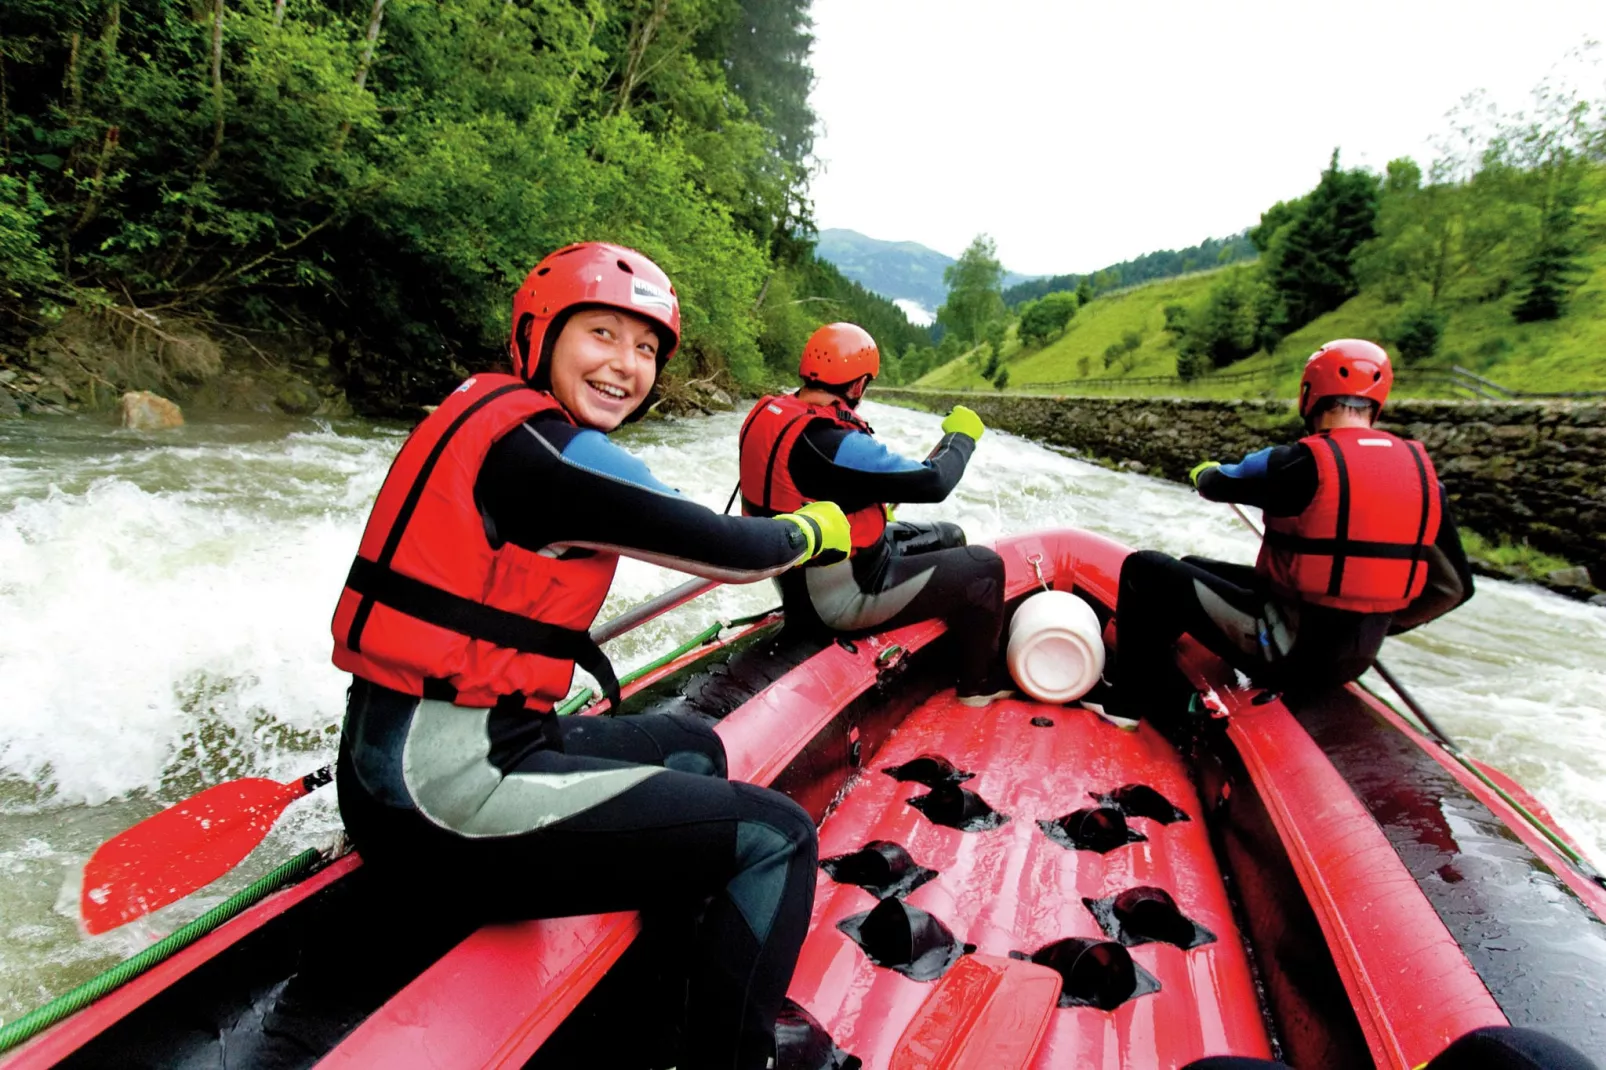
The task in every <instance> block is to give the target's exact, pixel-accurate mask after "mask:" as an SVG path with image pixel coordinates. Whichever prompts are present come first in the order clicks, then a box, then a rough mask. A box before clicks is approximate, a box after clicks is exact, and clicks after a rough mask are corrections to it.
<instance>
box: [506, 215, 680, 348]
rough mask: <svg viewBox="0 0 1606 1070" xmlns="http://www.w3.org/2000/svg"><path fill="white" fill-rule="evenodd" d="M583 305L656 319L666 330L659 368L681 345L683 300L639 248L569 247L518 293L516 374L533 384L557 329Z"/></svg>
mask: <svg viewBox="0 0 1606 1070" xmlns="http://www.w3.org/2000/svg"><path fill="white" fill-rule="evenodd" d="M579 305H607V306H608V307H610V308H617V309H619V310H620V311H621V312H629V313H631V314H632V315H636V316H640V317H642V318H643V319H647V320H651V321H652V322H653V323H654V324H656V325H657V326H658V327H659V328H660V329H661V330H662V331H663V332H664V335H665V336H664V337H663V338H662V339H660V343H661V344H660V345H659V347H658V367H659V368H660V369H661V368H663V366H664V363H665V362H666V361H668V360H669V358H670V357H671V356H672V355H674V352H675V347H676V346H677V345H679V344H680V298H679V297H678V296H677V295H676V294H675V287H674V285H673V284H672V283H670V281H669V276H668V275H665V274H664V272H663V269H662V268H660V267H659V266H658V265H657V264H654V263H653V262H652V261H651V260H648V259H647V258H646V257H645V256H642V255H641V254H640V253H638V252H636V251H635V250H634V249H626V248H625V247H624V246H622V245H610V244H608V243H607V242H600V241H588V242H580V243H579V244H577V245H566V246H564V247H563V248H562V249H559V250H558V251H557V252H555V253H551V254H550V255H548V256H547V257H546V258H545V259H544V260H542V261H541V262H540V263H539V264H537V265H535V270H534V271H532V272H530V274H529V276H528V277H527V278H526V279H525V280H524V285H522V286H520V287H519V288H518V291H517V292H516V293H514V295H513V337H512V339H511V340H510V341H509V343H508V356H510V357H511V358H512V359H513V374H514V375H517V376H518V377H519V378H521V379H524V380H533V379H535V378H536V376H537V374H538V373H539V372H541V371H542V370H543V369H542V368H541V362H542V361H543V360H544V359H545V358H546V356H547V354H548V353H549V352H550V351H551V346H552V343H554V342H556V341H557V338H556V336H552V337H548V335H549V333H550V331H551V328H552V325H553V324H554V323H557V322H559V321H561V320H562V318H563V317H564V314H565V313H567V312H569V311H570V310H572V309H574V308H575V307H577V306H579Z"/></svg>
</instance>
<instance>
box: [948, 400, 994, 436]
mask: <svg viewBox="0 0 1606 1070" xmlns="http://www.w3.org/2000/svg"><path fill="white" fill-rule="evenodd" d="M985 430H986V428H985V427H984V426H983V425H982V422H981V417H980V416H977V415H976V414H975V413H974V412H972V411H970V410H969V409H967V408H965V407H964V406H963V405H955V406H954V411H953V412H950V413H949V414H948V415H947V416H944V417H943V419H942V432H943V434H945V435H951V434H953V433H954V432H955V431H957V432H959V433H960V434H961V435H969V436H970V437H971V439H973V440H974V441H977V442H980V441H981V433H982V432H983V431H985Z"/></svg>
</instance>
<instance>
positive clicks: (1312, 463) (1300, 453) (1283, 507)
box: [1199, 442, 1316, 516]
mask: <svg viewBox="0 0 1606 1070" xmlns="http://www.w3.org/2000/svg"><path fill="white" fill-rule="evenodd" d="M1199 496H1200V497H1201V498H1206V499H1208V500H1210V501H1213V502H1236V503H1237V504H1239V505H1252V506H1255V507H1256V508H1258V509H1263V510H1265V511H1266V513H1267V514H1268V515H1270V516H1298V515H1299V514H1300V513H1303V512H1304V511H1305V507H1306V506H1308V505H1309V504H1310V503H1311V500H1312V499H1313V498H1315V497H1316V458H1315V457H1312V456H1311V452H1310V448H1309V447H1308V446H1306V445H1305V444H1304V443H1302V442H1296V443H1294V444H1293V445H1292V446H1268V447H1266V448H1265V449H1263V450H1258V451H1256V452H1254V453H1251V454H1250V455H1249V456H1247V457H1245V458H1244V459H1243V460H1241V461H1239V462H1238V463H1237V464H1224V465H1221V466H1220V467H1219V468H1207V469H1205V471H1203V472H1201V473H1200V474H1199Z"/></svg>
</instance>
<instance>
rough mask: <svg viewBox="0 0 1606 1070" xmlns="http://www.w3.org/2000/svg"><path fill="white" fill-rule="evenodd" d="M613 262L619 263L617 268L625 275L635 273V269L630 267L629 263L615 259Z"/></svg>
mask: <svg viewBox="0 0 1606 1070" xmlns="http://www.w3.org/2000/svg"><path fill="white" fill-rule="evenodd" d="M614 262H615V263H616V264H618V265H619V270H620V271H623V272H624V273H625V274H626V275H634V274H635V271H633V270H632V269H631V267H630V265H629V264H627V263H625V262H624V261H623V260H616V261H614Z"/></svg>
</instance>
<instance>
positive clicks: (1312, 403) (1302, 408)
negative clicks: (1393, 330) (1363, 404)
mask: <svg viewBox="0 0 1606 1070" xmlns="http://www.w3.org/2000/svg"><path fill="white" fill-rule="evenodd" d="M1393 385H1394V369H1393V368H1392V367H1391V366H1390V365H1389V355H1388V354H1387V353H1385V352H1384V351H1383V347H1382V346H1380V345H1378V344H1377V343H1376V342H1368V341H1365V340H1363V339H1360V338H1340V339H1339V340H1338V341H1336V342H1328V343H1327V344H1326V345H1324V346H1322V348H1320V349H1318V350H1317V351H1316V352H1314V353H1312V354H1311V355H1310V359H1309V360H1307V361H1306V362H1305V374H1304V375H1303V376H1302V377H1301V378H1300V380H1299V415H1300V416H1302V417H1304V418H1305V419H1307V420H1308V419H1310V416H1311V413H1312V412H1314V411H1315V409H1316V406H1317V404H1318V403H1319V402H1320V401H1321V400H1322V399H1323V398H1335V397H1353V398H1365V399H1366V400H1367V401H1370V402H1372V403H1373V404H1374V405H1376V406H1377V411H1378V412H1382V411H1383V403H1384V402H1385V401H1387V400H1388V396H1389V387H1391V386H1393Z"/></svg>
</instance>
